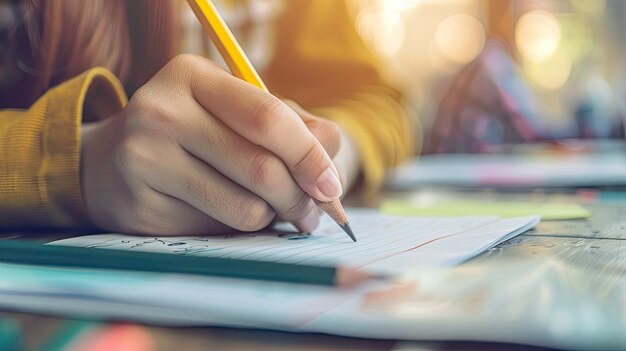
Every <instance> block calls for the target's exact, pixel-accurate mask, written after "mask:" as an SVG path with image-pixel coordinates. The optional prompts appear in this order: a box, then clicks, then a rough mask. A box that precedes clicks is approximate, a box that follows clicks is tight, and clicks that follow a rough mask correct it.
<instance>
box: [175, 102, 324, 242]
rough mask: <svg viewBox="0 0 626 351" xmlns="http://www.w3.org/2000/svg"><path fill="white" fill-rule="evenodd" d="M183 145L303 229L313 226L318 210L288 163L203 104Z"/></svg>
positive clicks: (304, 230) (186, 131) (316, 223)
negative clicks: (205, 109)
mask: <svg viewBox="0 0 626 351" xmlns="http://www.w3.org/2000/svg"><path fill="white" fill-rule="evenodd" d="M189 119H190V122H191V123H189V124H188V125H189V129H187V130H185V131H184V132H183V133H182V134H183V135H185V136H186V138H184V139H183V140H181V141H180V143H181V146H182V147H183V148H184V149H185V150H187V151H188V152H189V153H191V154H193V155H194V156H196V157H198V158H199V159H201V160H202V161H204V162H205V163H206V164H210V165H211V166H212V167H213V168H214V169H215V171H217V172H219V173H220V174H221V175H223V176H224V177H226V178H228V179H230V180H232V181H233V182H234V183H237V184H240V185H241V186H242V187H244V188H246V189H247V190H248V191H250V192H252V193H254V194H256V195H257V196H259V197H260V198H262V199H264V200H265V201H266V202H267V203H268V204H269V205H270V206H271V207H272V208H273V209H274V210H275V211H276V213H277V215H278V216H279V217H280V218H282V219H284V220H287V221H290V222H293V223H294V224H295V225H296V227H297V228H298V229H299V230H300V231H303V232H310V231H312V230H314V229H315V228H316V227H317V225H318V223H319V213H318V211H317V208H316V206H315V204H314V203H313V201H312V200H311V198H310V197H309V195H308V194H307V193H305V192H304V191H303V190H302V189H301V188H300V186H298V184H296V182H295V181H294V180H293V178H292V177H291V175H290V173H289V170H288V169H287V167H286V166H285V164H284V163H283V162H282V161H281V160H280V159H279V158H278V157H276V156H275V155H274V154H272V153H271V152H269V151H268V150H266V149H264V148H263V147H260V146H258V145H254V144H253V143H251V142H249V141H248V140H246V139H244V138H242V137H241V136H240V135H238V134H237V133H235V132H233V131H232V130H230V129H229V128H228V127H227V126H225V125H224V124H223V123H221V122H220V121H219V120H217V119H215V118H214V117H212V116H210V115H208V114H206V112H204V110H202V108H201V107H200V106H197V111H196V112H195V113H193V114H191V115H190V116H189Z"/></svg>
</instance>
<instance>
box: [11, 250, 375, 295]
mask: <svg viewBox="0 0 626 351" xmlns="http://www.w3.org/2000/svg"><path fill="white" fill-rule="evenodd" d="M0 262H5V263H15V264H28V265H41V266H54V267H66V268H93V269H106V270H122V271H138V272H158V273H178V274H192V275H200V276H215V277H227V278H238V279H256V280H266V281H275V282H286V283H301V284H315V285H328V286H341V287H347V286H352V285H356V284H358V283H360V282H363V281H366V280H369V279H371V278H373V277H372V276H370V275H369V274H367V273H365V272H362V271H359V270H357V269H353V268H349V267H342V266H311V265H304V264H289V263H277V262H265V261H253V260H242V259H232V258H217V257H200V256H185V255H177V254H171V253H156V252H145V251H132V252H130V251H125V250H116V249H102V248H83V247H73V246H60V245H44V243H43V242H38V241H30V240H19V239H15V240H0Z"/></svg>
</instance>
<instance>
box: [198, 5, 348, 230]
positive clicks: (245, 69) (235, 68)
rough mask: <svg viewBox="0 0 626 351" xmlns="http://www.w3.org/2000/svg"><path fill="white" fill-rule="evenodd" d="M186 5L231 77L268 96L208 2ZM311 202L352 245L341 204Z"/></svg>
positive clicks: (256, 74) (250, 65) (239, 48)
mask: <svg viewBox="0 0 626 351" xmlns="http://www.w3.org/2000/svg"><path fill="white" fill-rule="evenodd" d="M187 2H188V3H189V6H191V9H192V10H193V12H194V13H195V15H196V17H197V18H198V21H200V23H201V24H202V27H203V28H204V30H205V31H206V32H207V34H208V35H209V38H210V39H211V41H212V42H213V44H214V45H215V46H216V47H217V50H218V51H219V52H220V55H221V56H222V58H223V59H224V61H225V62H226V65H228V68H229V69H230V71H231V72H232V74H233V75H234V76H235V77H237V78H240V79H242V80H245V81H246V82H248V83H250V84H253V85H255V86H256V87H258V88H259V89H262V90H264V91H266V92H268V93H269V90H268V89H267V87H266V86H265V84H264V83H263V81H262V80H261V77H260V76H259V74H258V73H257V72H256V70H255V69H254V67H253V66H252V64H251V63H250V60H248V57H247V56H246V53H245V52H244V51H243V49H242V48H241V46H240V45H239V43H238V42H237V39H235V36H234V35H233V33H232V32H231V31H230V29H229V28H228V26H227V25H226V22H224V20H223V19H222V16H220V14H219V12H218V11H217V8H216V7H215V5H214V4H213V2H212V1H211V0H187ZM315 203H316V204H317V206H318V207H319V208H320V209H321V210H322V211H324V212H326V213H327V214H328V215H329V216H330V217H331V218H332V219H333V220H334V221H335V222H336V223H337V224H338V225H339V226H340V227H341V229H343V231H344V232H346V234H348V236H349V237H350V239H352V241H354V242H356V236H355V235H354V233H353V232H352V228H350V223H349V222H348V217H347V216H346V212H345V211H344V209H343V206H342V205H341V201H339V200H334V201H331V202H319V201H315Z"/></svg>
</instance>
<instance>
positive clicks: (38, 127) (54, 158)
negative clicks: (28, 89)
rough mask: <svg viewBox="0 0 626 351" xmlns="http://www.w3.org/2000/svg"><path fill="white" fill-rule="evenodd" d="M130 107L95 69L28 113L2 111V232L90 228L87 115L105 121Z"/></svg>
mask: <svg viewBox="0 0 626 351" xmlns="http://www.w3.org/2000/svg"><path fill="white" fill-rule="evenodd" d="M103 99H106V100H107V101H103ZM125 103H126V95H125V93H124V90H123V88H122V86H121V84H120V83H119V82H118V80H117V78H115V76H114V75H113V74H112V73H110V72H109V71H107V70H105V69H103V68H94V69H91V70H89V71H87V72H85V73H83V74H81V75H80V76H77V77H75V78H73V79H71V80H68V81H66V82H64V83H63V84H61V85H59V86H57V87H54V88H52V89H50V90H49V91H48V92H46V94H45V95H43V96H42V97H41V98H39V99H38V100H37V101H36V102H35V103H34V104H33V105H32V106H31V107H30V108H29V109H27V110H0V159H1V160H2V162H1V163H0V227H2V228H7V227H21V228H24V227H30V228H34V227H57V228H58V227H64V228H78V227H88V226H90V225H89V221H88V219H87V217H86V215H85V211H84V209H83V204H82V196H81V187H80V165H79V163H80V124H81V121H82V119H83V114H84V113H87V112H86V111H89V114H90V116H89V117H90V118H103V117H105V116H103V115H102V113H103V112H104V111H110V110H111V108H112V107H113V108H117V109H120V108H122V106H123V105H124V104H125Z"/></svg>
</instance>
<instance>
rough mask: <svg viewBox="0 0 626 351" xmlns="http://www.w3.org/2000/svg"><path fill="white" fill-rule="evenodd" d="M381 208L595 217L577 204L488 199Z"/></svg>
mask: <svg viewBox="0 0 626 351" xmlns="http://www.w3.org/2000/svg"><path fill="white" fill-rule="evenodd" d="M380 211H381V212H382V213H384V214H388V215H397V216H424V217H458V216H499V217H519V216H530V215H539V216H541V219H543V220H564V219H580V218H589V217H591V212H590V211H589V210H587V209H585V208H584V207H582V206H580V205H577V204H568V203H537V202H517V201H485V200H476V201H470V200H441V201H429V202H419V201H411V200H387V201H385V202H383V204H382V205H381V207H380Z"/></svg>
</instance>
